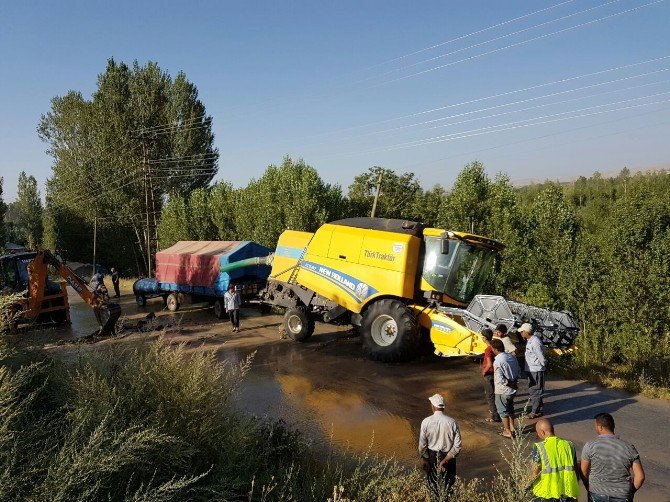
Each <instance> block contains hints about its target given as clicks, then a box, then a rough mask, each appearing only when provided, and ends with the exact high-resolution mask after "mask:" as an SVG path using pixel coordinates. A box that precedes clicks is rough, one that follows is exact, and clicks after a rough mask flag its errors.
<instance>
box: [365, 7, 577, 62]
mask: <svg viewBox="0 0 670 502" xmlns="http://www.w3.org/2000/svg"><path fill="white" fill-rule="evenodd" d="M573 1H574V0H566V1H564V2H560V3H557V4H554V5H550V6H549V7H545V8H544V9H540V10H536V11H533V12H530V13H528V14H524V15H522V16H519V17H515V18H512V19H508V20H506V21H502V22H500V23H497V24H494V25H491V26H488V27H486V28H482V29H480V30H477V31H473V32H470V33H467V34H465V35H460V36H458V37H456V38H452V39H451V40H447V41H445V42H440V43H438V44H435V45H431V46H430V47H425V48H423V49H419V50H417V51H414V52H410V53H408V54H404V55H402V56H398V57H395V58H393V59H389V60H387V61H383V62H381V63H377V64H374V65H372V66H369V67H367V68H364V69H363V70H361V71H366V70H370V69H373V68H377V67H379V66H382V65H385V64H388V63H395V62H396V61H400V60H403V59H407V58H409V57H412V56H416V55H417V54H422V53H424V52H427V51H430V50H433V49H437V48H438V47H443V46H445V45H447V44H451V43H453V42H458V41H459V40H463V39H465V38H469V37H472V36H474V35H479V34H480V33H484V32H487V31H489V30H493V29H495V28H500V27H501V26H505V25H508V24H510V23H514V22H516V21H521V20H522V19H526V18H528V17H531V16H535V15H537V14H541V13H543V12H547V11H550V10H552V9H556V8H557V7H562V6H563V5H566V4H569V3H572V2H573Z"/></svg>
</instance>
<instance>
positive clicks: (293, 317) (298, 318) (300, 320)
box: [283, 307, 314, 342]
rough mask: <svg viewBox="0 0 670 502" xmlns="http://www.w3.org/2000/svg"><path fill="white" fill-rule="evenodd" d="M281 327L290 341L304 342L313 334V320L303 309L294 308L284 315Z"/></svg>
mask: <svg viewBox="0 0 670 502" xmlns="http://www.w3.org/2000/svg"><path fill="white" fill-rule="evenodd" d="M283 327H284V331H285V332H286V334H287V335H288V337H289V338H290V339H291V340H294V341H296V342H304V341H305V340H307V339H308V338H309V337H310V336H312V333H314V319H312V318H311V317H310V316H308V315H307V312H306V311H305V309H304V308H301V307H294V308H291V309H288V310H287V311H286V312H285V313H284V322H283Z"/></svg>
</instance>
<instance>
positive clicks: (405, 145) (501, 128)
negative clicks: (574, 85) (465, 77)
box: [362, 91, 670, 153]
mask: <svg viewBox="0 0 670 502" xmlns="http://www.w3.org/2000/svg"><path fill="white" fill-rule="evenodd" d="M665 94H670V91H667V92H661V93H657V94H652V95H650V96H643V97H640V98H633V99H629V100H623V101H618V102H615V103H607V104H604V105H596V106H591V107H587V108H581V109H578V110H571V111H569V112H561V113H555V114H550V115H544V116H540V117H534V118H531V119H526V120H520V121H515V122H509V123H506V124H498V125H495V126H488V127H482V128H478V129H472V130H469V131H462V132H458V133H453V134H447V135H443V136H436V137H433V138H426V139H422V140H416V141H411V142H404V143H398V144H395V145H390V146H388V147H385V148H383V149H376V150H371V151H366V152H362V153H377V152H387V151H392V150H398V149H403V148H412V147H416V146H424V145H429V144H434V143H440V142H443V141H452V140H455V139H463V138H469V137H472V136H480V135H482V134H490V133H492V132H502V131H507V130H512V129H518V128H521V127H530V126H535V125H542V124H548V123H552V122H558V121H561V120H569V119H574V118H581V117H588V116H591V115H600V114H602V113H611V112H617V111H622V110H628V109H631V108H638V107H641V106H651V105H655V104H661V103H666V102H667V101H656V102H651V103H642V104H639V105H632V106H627V107H621V108H615V109H612V110H602V111H599V112H593V113H586V114H582V115H576V116H571V117H562V116H563V115H566V114H569V113H578V112H581V111H585V110H590V109H591V110H592V109H596V108H602V107H605V106H612V105H614V104H620V103H625V102H631V101H636V100H640V99H646V98H649V97H654V96H659V95H665ZM551 117H561V118H558V119H555V120H547V121H543V122H536V123H529V122H531V121H534V120H540V119H544V118H551Z"/></svg>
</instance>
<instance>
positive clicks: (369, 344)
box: [360, 299, 420, 363]
mask: <svg viewBox="0 0 670 502" xmlns="http://www.w3.org/2000/svg"><path fill="white" fill-rule="evenodd" d="M360 335H361V338H362V340H363V349H364V350H365V352H366V353H367V355H368V356H369V357H370V359H373V360H375V361H382V362H385V363H393V362H397V361H406V360H408V359H412V358H413V357H415V356H416V354H417V351H418V348H419V340H420V333H419V330H418V327H417V324H416V319H415V318H414V315H413V314H412V311H411V309H410V308H409V307H407V305H405V304H404V303H402V302H401V301H398V300H391V299H384V300H379V301H377V302H375V303H373V304H372V305H370V306H369V307H368V309H367V310H366V311H365V312H364V313H363V319H362V322H361V329H360Z"/></svg>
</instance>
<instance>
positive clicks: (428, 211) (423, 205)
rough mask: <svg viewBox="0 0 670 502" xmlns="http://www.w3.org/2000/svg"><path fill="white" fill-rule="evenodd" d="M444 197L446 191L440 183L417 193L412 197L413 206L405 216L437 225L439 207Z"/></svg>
mask: <svg viewBox="0 0 670 502" xmlns="http://www.w3.org/2000/svg"><path fill="white" fill-rule="evenodd" d="M445 197H446V191H445V189H444V188H443V187H442V186H441V185H435V186H434V187H433V188H431V189H430V190H426V191H424V192H423V193H420V194H418V195H417V196H416V197H415V198H414V199H413V201H414V202H413V206H412V208H411V209H410V212H409V214H408V215H407V218H408V219H412V220H417V221H420V222H422V223H425V224H426V225H430V226H437V222H438V221H439V213H440V207H442V202H443V201H444V198H445Z"/></svg>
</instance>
